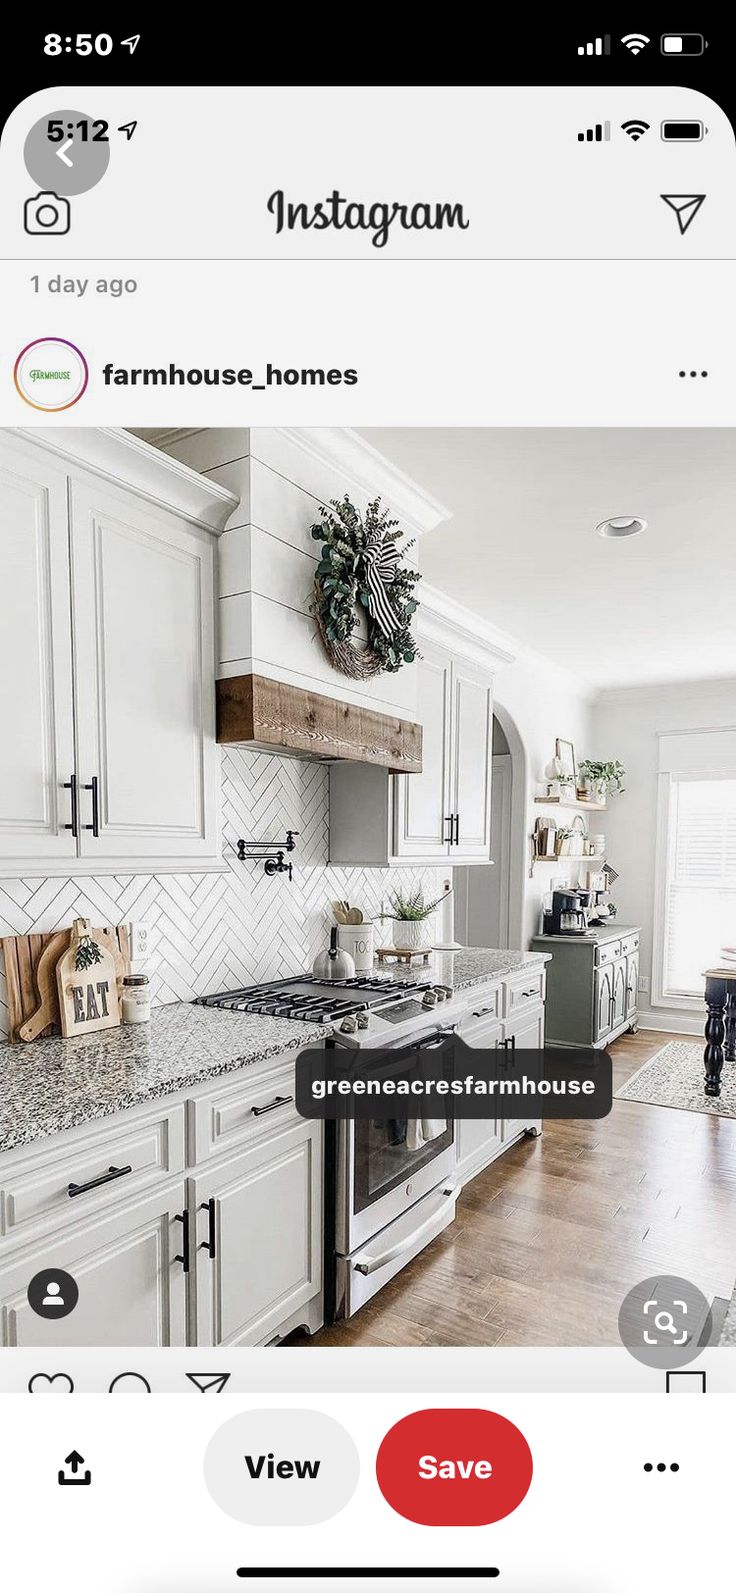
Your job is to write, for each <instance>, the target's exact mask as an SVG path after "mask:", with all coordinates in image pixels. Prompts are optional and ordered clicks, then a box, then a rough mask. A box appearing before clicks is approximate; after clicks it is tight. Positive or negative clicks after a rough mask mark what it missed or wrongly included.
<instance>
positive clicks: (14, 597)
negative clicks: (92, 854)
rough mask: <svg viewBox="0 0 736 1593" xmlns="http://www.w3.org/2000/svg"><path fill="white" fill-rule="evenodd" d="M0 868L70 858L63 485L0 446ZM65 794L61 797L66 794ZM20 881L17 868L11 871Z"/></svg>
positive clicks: (37, 463) (19, 448) (46, 464)
mask: <svg viewBox="0 0 736 1593" xmlns="http://www.w3.org/2000/svg"><path fill="white" fill-rule="evenodd" d="M0 590H2V593H3V605H2V607H3V618H2V625H0V715H1V717H2V737H3V756H2V758H0V858H2V859H17V860H22V859H24V858H27V857H29V856H33V857H34V858H36V859H37V860H38V862H39V863H41V864H43V867H44V870H46V869H47V868H48V866H49V865H50V864H52V863H53V861H54V860H58V861H61V862H62V863H63V865H64V866H66V862H67V860H68V859H70V858H73V857H74V856H75V855H76V849H77V847H76V840H75V838H74V835H73V833H72V830H71V828H70V827H69V826H70V825H71V816H72V810H71V797H72V791H71V780H72V776H73V773H74V723H73V714H72V636H71V626H70V623H69V534H68V521H67V478H66V473H65V471H64V470H63V468H61V467H60V466H58V464H57V463H56V461H55V460H54V459H53V458H52V457H50V456H49V455H48V454H46V453H44V452H42V451H41V450H40V449H35V448H32V447H30V446H25V445H23V444H22V443H19V442H14V441H13V442H9V441H6V440H5V439H4V440H3V441H2V443H0ZM67 784H68V789H66V790H65V785H67ZM13 866H14V868H15V870H16V872H18V871H19V870H18V863H17V862H15V863H14V865H13Z"/></svg>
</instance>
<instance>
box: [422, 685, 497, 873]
mask: <svg viewBox="0 0 736 1593" xmlns="http://www.w3.org/2000/svg"><path fill="white" fill-rule="evenodd" d="M451 673H452V714H451V725H450V729H451V757H450V762H451V781H450V812H451V813H452V814H453V816H454V818H453V839H452V843H451V845H450V850H449V855H450V857H451V858H452V859H453V861H454V862H457V863H472V862H478V863H487V862H488V861H489V859H490V855H491V770H492V741H493V685H492V682H491V680H490V679H489V677H488V676H487V675H486V674H484V673H483V671H482V670H480V669H478V668H477V667H476V666H475V665H474V664H471V663H466V662H465V661H464V660H463V659H459V658H456V659H454V660H453V663H452V671H451ZM419 778H421V776H420V777H419Z"/></svg>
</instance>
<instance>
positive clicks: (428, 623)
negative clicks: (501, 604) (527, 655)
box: [417, 581, 518, 670]
mask: <svg viewBox="0 0 736 1593" xmlns="http://www.w3.org/2000/svg"><path fill="white" fill-rule="evenodd" d="M417 596H418V598H419V610H418V613H417V635H418V637H419V640H420V643H421V641H422V640H425V641H432V642H437V643H438V644H439V645H440V646H443V647H448V648H450V649H452V651H453V652H460V653H462V655H463V657H464V658H471V659H473V660H474V661H475V662H476V663H478V664H480V665H482V666H484V667H486V668H490V669H491V670H495V669H498V668H499V666H502V665H505V664H513V663H514V661H515V659H516V658H517V656H518V651H511V648H510V646H509V642H510V638H509V637H507V636H503V635H502V633H501V632H500V631H497V630H496V629H495V627H494V626H492V625H489V624H488V622H487V621H486V620H484V619H482V618H481V616H480V614H474V613H473V611H472V609H469V608H464V607H463V605H462V603H456V602H455V600H454V598H451V597H447V596H446V594H445V593H444V592H440V590H439V588H438V587H436V586H430V585H429V583H428V582H426V581H422V582H421V585H420V587H419V590H418V593H417Z"/></svg>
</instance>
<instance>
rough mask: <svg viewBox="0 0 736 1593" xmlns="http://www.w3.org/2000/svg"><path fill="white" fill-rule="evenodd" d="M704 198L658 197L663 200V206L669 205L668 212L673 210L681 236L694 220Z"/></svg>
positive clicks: (678, 195) (680, 195)
mask: <svg viewBox="0 0 736 1593" xmlns="http://www.w3.org/2000/svg"><path fill="white" fill-rule="evenodd" d="M705 197H706V195H705V194H661V195H660V198H661V199H663V200H664V202H665V204H666V205H669V207H670V210H674V212H675V215H676V217H677V225H678V227H679V229H680V233H681V234H684V233H686V232H687V229H688V227H689V226H690V223H691V221H694V220H695V217H696V216H697V214H698V211H699V209H700V206H701V205H702V203H703V201H704V199H705Z"/></svg>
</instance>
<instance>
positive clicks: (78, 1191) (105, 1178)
mask: <svg viewBox="0 0 736 1593" xmlns="http://www.w3.org/2000/svg"><path fill="white" fill-rule="evenodd" d="M132 1171H133V1169H132V1167H108V1169H107V1172H106V1173H100V1176H99V1178H90V1179H89V1181H88V1183H86V1184H69V1186H68V1188H67V1194H68V1196H69V1199H70V1200H74V1198H75V1196H76V1195H88V1194H89V1192H90V1190H91V1189H99V1188H100V1187H101V1186H102V1184H112V1183H113V1182H114V1180H115V1179H116V1178H125V1175H126V1173H132Z"/></svg>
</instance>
